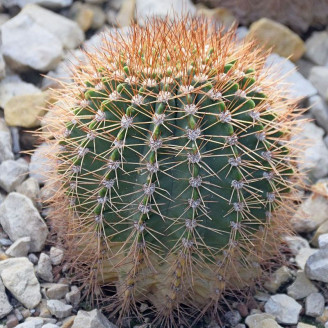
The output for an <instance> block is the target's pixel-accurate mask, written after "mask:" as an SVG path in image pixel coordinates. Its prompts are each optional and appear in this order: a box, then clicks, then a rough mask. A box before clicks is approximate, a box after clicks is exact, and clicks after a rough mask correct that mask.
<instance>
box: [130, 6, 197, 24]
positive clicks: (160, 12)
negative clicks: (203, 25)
mask: <svg viewBox="0 0 328 328" xmlns="http://www.w3.org/2000/svg"><path fill="white" fill-rule="evenodd" d="M136 13H137V21H138V24H139V25H141V26H144V25H145V22H146V21H147V18H148V17H151V16H153V17H158V18H165V17H168V18H178V17H181V16H182V15H184V14H186V13H188V14H190V15H194V14H195V13H196V7H195V5H194V4H193V3H192V2H191V0H183V1H176V0H166V1H157V0H136Z"/></svg>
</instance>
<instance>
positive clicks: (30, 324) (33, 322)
mask: <svg viewBox="0 0 328 328" xmlns="http://www.w3.org/2000/svg"><path fill="white" fill-rule="evenodd" d="M43 323H44V320H43V319H42V318H33V317H29V318H26V320H25V322H23V323H21V324H20V325H18V326H16V328H42V326H43Z"/></svg>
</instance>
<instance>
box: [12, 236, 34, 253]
mask: <svg viewBox="0 0 328 328" xmlns="http://www.w3.org/2000/svg"><path fill="white" fill-rule="evenodd" d="M30 245H31V238H30V237H22V238H19V239H17V240H16V241H15V242H14V243H13V244H12V245H11V246H10V247H9V248H8V249H7V250H6V255H8V256H11V257H21V256H27V254H28V252H29V250H30Z"/></svg>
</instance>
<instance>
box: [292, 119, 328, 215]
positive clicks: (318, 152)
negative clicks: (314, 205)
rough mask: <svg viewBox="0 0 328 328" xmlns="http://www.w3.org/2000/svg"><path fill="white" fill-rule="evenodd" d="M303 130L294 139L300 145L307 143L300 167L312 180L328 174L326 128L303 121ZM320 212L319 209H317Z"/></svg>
mask: <svg viewBox="0 0 328 328" xmlns="http://www.w3.org/2000/svg"><path fill="white" fill-rule="evenodd" d="M301 128H302V129H303V130H302V132H301V133H299V134H298V135H297V136H295V137H294V138H293V139H294V140H296V141H297V142H298V143H299V144H300V145H301V144H302V143H303V144H304V143H305V144H306V147H304V146H303V148H305V151H304V152H303V153H302V155H301V158H300V162H299V163H300V164H299V168H300V169H301V171H303V172H306V173H307V175H308V177H309V178H310V179H311V180H318V179H320V178H322V177H324V176H326V175H327V174H328V149H327V147H326V145H325V143H324V141H323V135H324V133H325V132H324V130H323V129H321V128H319V127H317V126H316V125H315V124H314V123H312V122H307V123H302V127H301ZM315 213H316V214H318V211H315Z"/></svg>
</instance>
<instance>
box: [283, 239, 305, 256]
mask: <svg viewBox="0 0 328 328" xmlns="http://www.w3.org/2000/svg"><path fill="white" fill-rule="evenodd" d="M284 240H285V241H286V242H287V244H288V247H289V249H290V250H291V252H292V253H293V255H297V254H298V253H299V252H300V251H301V250H302V249H303V248H310V245H309V242H308V241H307V240H306V239H305V238H303V237H300V236H285V237H284Z"/></svg>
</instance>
